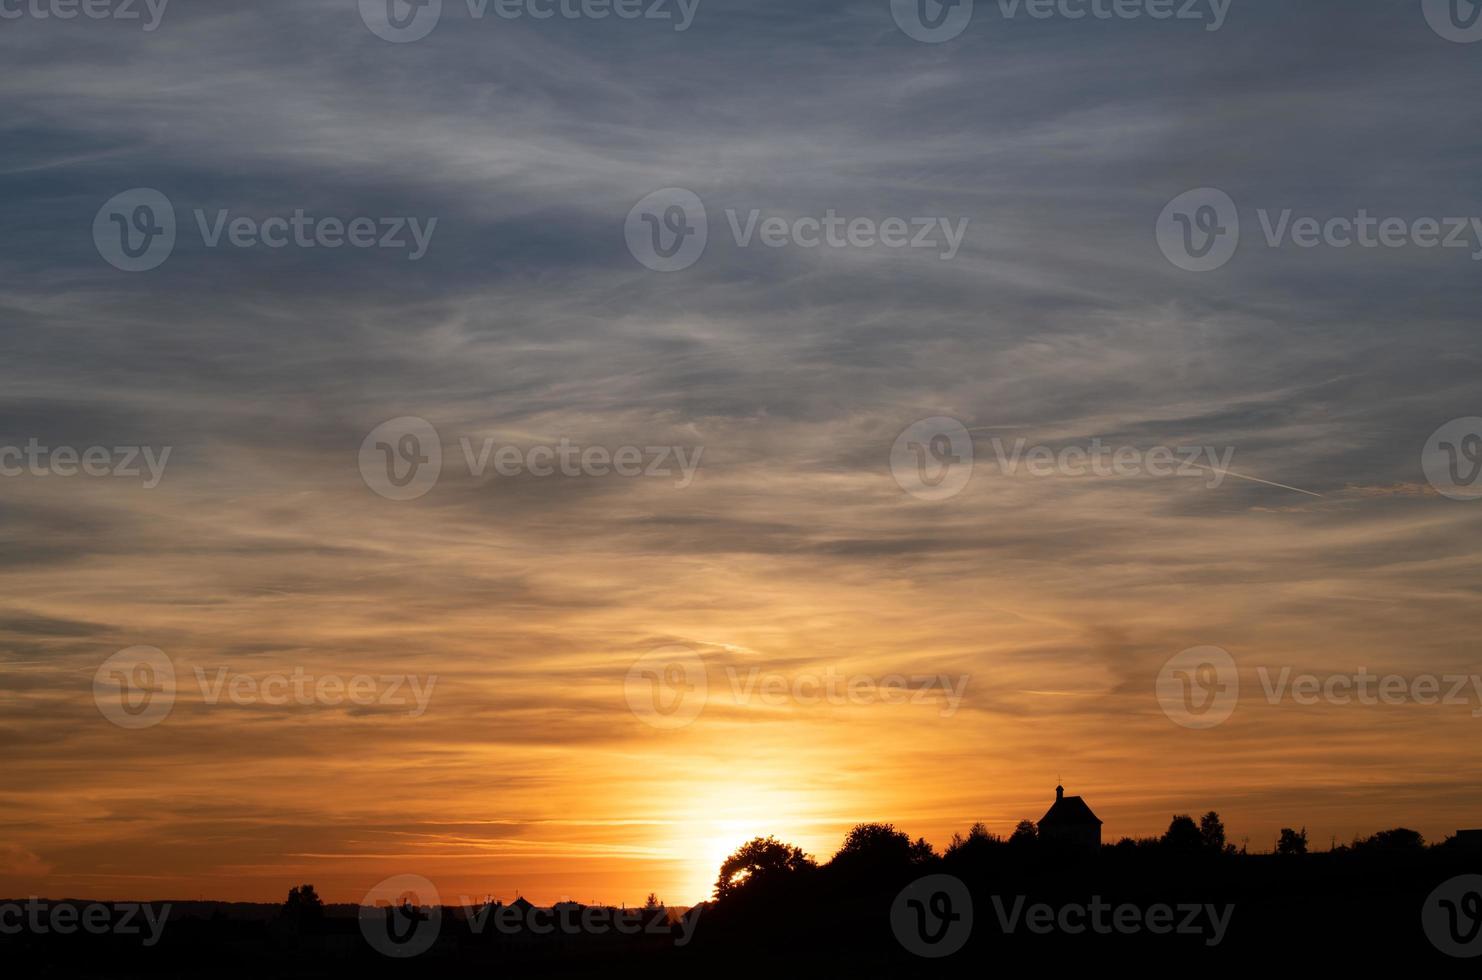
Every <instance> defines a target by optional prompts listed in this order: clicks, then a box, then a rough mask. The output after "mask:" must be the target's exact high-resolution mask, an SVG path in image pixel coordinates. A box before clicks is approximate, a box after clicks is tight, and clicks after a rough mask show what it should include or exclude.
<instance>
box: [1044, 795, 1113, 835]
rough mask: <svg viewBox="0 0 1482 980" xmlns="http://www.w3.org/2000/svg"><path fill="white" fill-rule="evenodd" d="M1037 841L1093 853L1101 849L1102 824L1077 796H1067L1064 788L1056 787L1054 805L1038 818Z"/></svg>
mask: <svg viewBox="0 0 1482 980" xmlns="http://www.w3.org/2000/svg"><path fill="white" fill-rule="evenodd" d="M1039 838H1040V840H1042V841H1045V842H1046V843H1053V844H1058V845H1061V846H1064V847H1068V848H1072V849H1075V850H1081V849H1084V850H1088V851H1095V850H1097V849H1098V848H1100V847H1101V821H1100V820H1099V819H1097V817H1096V814H1094V813H1092V812H1091V808H1090V807H1089V806H1087V805H1086V801H1085V800H1083V799H1081V798H1080V797H1079V796H1066V795H1065V787H1064V786H1056V787H1055V802H1054V804H1052V805H1051V806H1050V809H1049V810H1047V811H1045V815H1044V816H1043V817H1040V818H1039Z"/></svg>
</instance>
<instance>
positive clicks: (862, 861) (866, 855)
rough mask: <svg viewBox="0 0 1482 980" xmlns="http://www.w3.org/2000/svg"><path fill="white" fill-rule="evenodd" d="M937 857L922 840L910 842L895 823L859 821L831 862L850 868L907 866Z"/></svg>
mask: <svg viewBox="0 0 1482 980" xmlns="http://www.w3.org/2000/svg"><path fill="white" fill-rule="evenodd" d="M935 856H936V852H934V851H933V850H932V849H931V845H930V844H928V843H927V842H926V841H925V840H924V839H922V838H919V837H918V838H917V839H916V840H915V841H912V840H911V838H910V837H908V836H907V835H905V834H903V833H901V832H900V831H899V830H896V829H895V825H894V824H888V823H862V824H858V825H856V826H854V827H852V828H851V829H850V831H849V833H847V834H845V835H844V844H843V846H842V847H840V848H839V852H838V853H837V854H835V855H834V857H833V860H832V861H831V862H830V863H831V864H835V865H841V866H851V867H879V868H887V867H892V866H907V865H914V864H922V863H924V862H926V861H929V860H931V859H932V858H933V857H935Z"/></svg>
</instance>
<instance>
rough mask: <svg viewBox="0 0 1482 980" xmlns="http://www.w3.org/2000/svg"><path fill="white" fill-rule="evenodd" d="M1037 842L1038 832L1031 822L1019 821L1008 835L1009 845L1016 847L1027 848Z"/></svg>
mask: <svg viewBox="0 0 1482 980" xmlns="http://www.w3.org/2000/svg"><path fill="white" fill-rule="evenodd" d="M1037 840H1039V830H1038V829H1036V827H1035V826H1034V821H1032V820H1020V821H1019V822H1018V824H1016V825H1015V826H1014V832H1013V833H1012V834H1009V843H1010V844H1013V845H1014V846H1016V847H1027V846H1028V845H1030V844H1033V843H1034V842H1035V841H1037Z"/></svg>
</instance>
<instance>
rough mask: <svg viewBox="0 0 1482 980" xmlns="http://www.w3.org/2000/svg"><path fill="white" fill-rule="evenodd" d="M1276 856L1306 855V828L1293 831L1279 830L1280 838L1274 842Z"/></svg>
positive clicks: (1286, 828) (1288, 829)
mask: <svg viewBox="0 0 1482 980" xmlns="http://www.w3.org/2000/svg"><path fill="white" fill-rule="evenodd" d="M1276 853H1277V854H1306V853H1307V828H1306V827H1303V828H1302V829H1301V830H1293V829H1292V828H1290V827H1283V828H1281V837H1280V838H1279V839H1278V840H1277V841H1276Z"/></svg>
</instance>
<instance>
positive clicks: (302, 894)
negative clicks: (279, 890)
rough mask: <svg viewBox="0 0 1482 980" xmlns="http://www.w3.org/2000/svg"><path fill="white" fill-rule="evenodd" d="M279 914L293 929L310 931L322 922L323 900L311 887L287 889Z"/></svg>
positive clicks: (300, 886) (301, 886)
mask: <svg viewBox="0 0 1482 980" xmlns="http://www.w3.org/2000/svg"><path fill="white" fill-rule="evenodd" d="M280 914H281V916H282V918H283V919H284V920H285V921H286V922H289V923H291V924H292V925H293V926H294V927H295V928H298V929H312V928H315V927H317V926H318V925H320V924H321V923H322V922H323V921H324V900H323V899H321V898H320V897H319V893H318V892H316V891H315V890H314V886H313V885H299V886H298V887H296V888H290V889H288V899H287V900H286V901H285V902H284V903H283V907H282V909H281V911H280Z"/></svg>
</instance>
